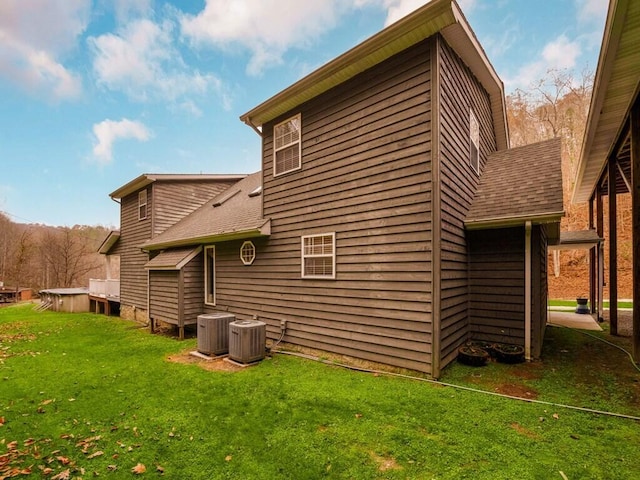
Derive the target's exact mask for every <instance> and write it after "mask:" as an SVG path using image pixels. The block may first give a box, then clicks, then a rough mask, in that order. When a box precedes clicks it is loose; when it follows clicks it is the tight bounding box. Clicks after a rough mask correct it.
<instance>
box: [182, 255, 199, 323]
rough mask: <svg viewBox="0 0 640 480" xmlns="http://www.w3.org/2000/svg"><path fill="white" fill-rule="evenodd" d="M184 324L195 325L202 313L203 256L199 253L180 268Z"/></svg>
mask: <svg viewBox="0 0 640 480" xmlns="http://www.w3.org/2000/svg"><path fill="white" fill-rule="evenodd" d="M182 278H183V289H184V293H183V295H184V303H183V305H184V307H183V318H184V323H185V324H190V323H196V322H197V321H198V315H200V314H202V313H203V312H204V254H203V253H202V252H200V253H199V254H198V255H197V256H196V257H195V258H194V259H193V260H191V261H190V262H189V263H188V264H187V265H185V266H184V267H183V268H182Z"/></svg>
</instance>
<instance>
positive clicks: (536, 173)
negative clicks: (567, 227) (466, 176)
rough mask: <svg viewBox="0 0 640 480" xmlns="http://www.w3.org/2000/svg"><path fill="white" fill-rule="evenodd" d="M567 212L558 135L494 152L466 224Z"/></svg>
mask: <svg viewBox="0 0 640 480" xmlns="http://www.w3.org/2000/svg"><path fill="white" fill-rule="evenodd" d="M563 215H564V211H563V205H562V170H561V153H560V139H559V138H555V139H553V140H547V141H544V142H539V143H534V144H531V145H527V146H524V147H518V148H512V149H509V150H500V151H498V152H495V153H493V154H492V155H490V156H489V158H488V159H487V164H486V166H485V169H484V172H483V173H482V177H481V178H480V184H479V186H478V190H477V191H476V194H475V197H474V199H473V203H472V205H471V208H470V209H469V213H468V214H467V218H466V219H465V226H466V227H467V228H487V227H490V226H492V227H498V226H501V225H505V226H506V225H515V224H520V223H523V222H525V221H527V220H531V221H533V222H534V223H535V222H536V221H553V220H554V219H555V220H556V221H558V220H559V219H560V217H561V216H563Z"/></svg>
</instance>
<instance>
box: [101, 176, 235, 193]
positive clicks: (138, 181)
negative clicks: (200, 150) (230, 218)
mask: <svg viewBox="0 0 640 480" xmlns="http://www.w3.org/2000/svg"><path fill="white" fill-rule="evenodd" d="M246 176H247V175H246V174H228V175H226V174H208V173H193V174H189V173H175V174H171V173H158V174H151V173H143V174H142V175H140V176H139V177H136V178H134V179H133V180H131V181H130V182H129V183H126V184H125V185H123V186H122V187H120V188H118V189H117V190H115V191H113V192H111V193H110V194H109V196H110V197H111V198H113V199H120V198H124V197H126V196H127V195H131V194H132V193H134V192H136V191H138V190H141V189H142V188H144V187H146V186H147V185H150V184H152V183H154V182H156V181H182V182H186V181H207V180H211V181H214V180H217V181H221V182H222V181H226V180H230V181H234V182H237V181H239V180H242V179H243V178H245V177H246Z"/></svg>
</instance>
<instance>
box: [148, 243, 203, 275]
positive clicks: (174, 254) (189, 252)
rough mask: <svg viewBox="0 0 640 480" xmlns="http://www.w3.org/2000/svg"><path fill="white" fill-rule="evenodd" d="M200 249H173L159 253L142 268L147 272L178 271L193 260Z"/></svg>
mask: <svg viewBox="0 0 640 480" xmlns="http://www.w3.org/2000/svg"><path fill="white" fill-rule="evenodd" d="M201 249H202V247H200V246H198V247H195V248H194V247H187V248H174V249H172V250H166V251H164V252H160V253H159V254H158V255H156V256H155V257H153V258H152V259H151V260H149V261H148V262H147V263H146V265H145V266H144V268H146V269H147V270H180V269H181V268H182V267H183V266H184V264H185V263H187V262H188V261H190V260H191V259H193V257H195V255H197V254H198V253H199V252H200V250H201Z"/></svg>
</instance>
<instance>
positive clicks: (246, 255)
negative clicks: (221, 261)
mask: <svg viewBox="0 0 640 480" xmlns="http://www.w3.org/2000/svg"><path fill="white" fill-rule="evenodd" d="M255 259H256V246H255V245H254V244H253V242H248V241H247V242H244V243H243V244H242V246H241V247H240V260H242V263H244V264H245V265H251V264H252V263H253V261H254V260H255Z"/></svg>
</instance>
